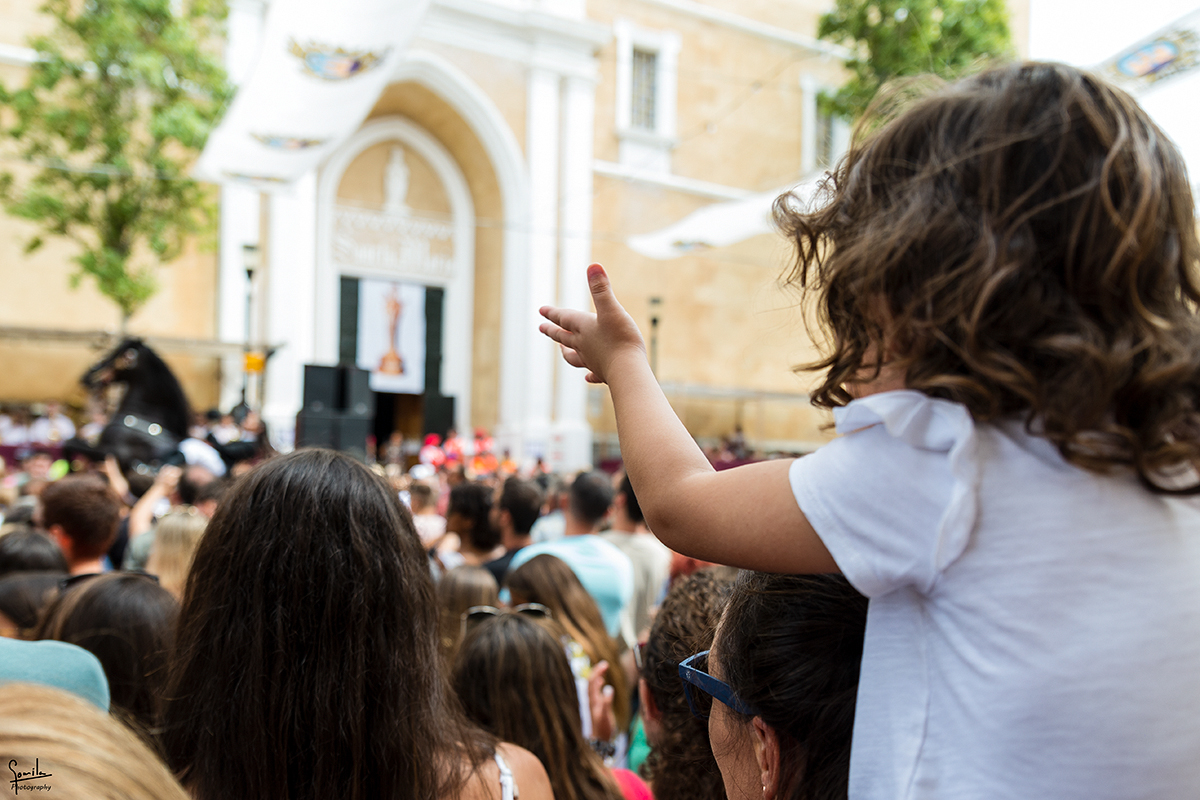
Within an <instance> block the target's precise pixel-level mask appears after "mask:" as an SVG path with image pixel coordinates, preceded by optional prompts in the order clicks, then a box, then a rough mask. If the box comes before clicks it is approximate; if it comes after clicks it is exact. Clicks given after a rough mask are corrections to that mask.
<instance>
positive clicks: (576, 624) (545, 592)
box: [504, 554, 631, 730]
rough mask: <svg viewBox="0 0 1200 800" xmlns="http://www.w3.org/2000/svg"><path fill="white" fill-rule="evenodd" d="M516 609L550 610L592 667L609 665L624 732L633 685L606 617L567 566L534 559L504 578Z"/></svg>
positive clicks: (550, 559) (551, 559) (609, 681)
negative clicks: (530, 605)
mask: <svg viewBox="0 0 1200 800" xmlns="http://www.w3.org/2000/svg"><path fill="white" fill-rule="evenodd" d="M504 585H505V586H506V587H508V591H509V595H510V597H511V599H512V604H513V605H520V604H522V603H541V604H542V605H544V606H546V608H548V609H550V613H551V614H552V615H553V617H554V620H555V622H557V623H558V624H559V625H561V626H562V627H563V629H564V630H566V632H567V635H568V636H570V637H571V638H572V639H574V640H575V641H576V642H578V643H579V645H580V646H581V647H582V648H583V649H584V652H586V653H587V656H588V658H590V659H591V661H592V664H598V663H600V662H601V661H607V662H608V664H609V670H608V672H607V674H606V677H605V683H607V684H608V685H609V686H612V687H613V711H614V712H616V715H617V725H618V726H619V727H620V728H621V729H622V730H624V729H625V728H626V727H627V726H628V724H629V717H630V713H631V705H630V691H629V683H628V681H627V680H626V677H625V671H624V670H622V669H620V668H619V665H620V658H619V650H618V646H617V642H616V641H615V640H614V639H613V638H612V637H611V636H609V635H608V629H607V628H605V626H604V617H603V616H602V615H601V614H600V608H599V606H597V605H596V601H595V600H594V599H592V596H591V595H590V594H588V591H587V589H585V588H583V584H582V583H580V582H579V578H578V577H577V576H576V575H575V573H574V572H572V571H571V568H570V567H568V566H567V564H566V562H565V561H563V560H562V559H561V558H558V557H556V556H552V555H548V554H542V555H539V556H534V557H533V558H531V559H529V560H528V561H526V562H525V563H524V564H522V565H521V566H519V567H517V568H516V569H514V570H511V571H510V572H509V573H508V574H507V575H506V576H505V577H504Z"/></svg>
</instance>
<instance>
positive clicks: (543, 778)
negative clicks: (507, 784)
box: [496, 742, 554, 800]
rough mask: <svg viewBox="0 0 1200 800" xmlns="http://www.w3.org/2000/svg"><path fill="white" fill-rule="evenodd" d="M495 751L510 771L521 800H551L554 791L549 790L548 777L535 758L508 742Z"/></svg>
mask: <svg viewBox="0 0 1200 800" xmlns="http://www.w3.org/2000/svg"><path fill="white" fill-rule="evenodd" d="M496 750H497V751H498V752H499V753H500V757H501V758H503V759H504V760H505V762H507V763H508V767H509V769H511V770H512V773H513V778H514V779H515V781H516V784H517V789H518V791H519V792H520V795H521V800H552V798H553V797H554V790H553V789H551V788H550V776H548V775H547V774H546V768H545V767H544V766H542V762H541V761H538V758H537V756H535V755H534V754H533V753H531V752H529V751H528V750H526V749H525V748H524V747H518V746H517V745H515V744H510V743H508V742H501V743H500V744H499V745H497V747H496Z"/></svg>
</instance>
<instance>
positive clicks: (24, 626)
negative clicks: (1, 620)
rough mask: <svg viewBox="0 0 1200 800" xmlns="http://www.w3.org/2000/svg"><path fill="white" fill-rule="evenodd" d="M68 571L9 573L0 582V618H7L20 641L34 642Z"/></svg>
mask: <svg viewBox="0 0 1200 800" xmlns="http://www.w3.org/2000/svg"><path fill="white" fill-rule="evenodd" d="M65 577H67V571H66V570H65V569H64V570H57V571H52V572H12V573H9V574H8V575H5V576H4V577H3V578H0V614H3V615H4V616H6V617H8V619H9V621H10V622H12V624H13V625H15V626H16V628H17V635H18V636H19V637H20V638H22V639H32V638H34V633H35V629H36V628H37V624H38V620H39V619H40V618H41V616H42V612H43V611H44V610H45V609H46V607H47V606H48V605H49V604H50V603H51V601H53V600H54V598H55V596H56V595H57V594H58V585H59V583H61V582H62V579H63V578H65Z"/></svg>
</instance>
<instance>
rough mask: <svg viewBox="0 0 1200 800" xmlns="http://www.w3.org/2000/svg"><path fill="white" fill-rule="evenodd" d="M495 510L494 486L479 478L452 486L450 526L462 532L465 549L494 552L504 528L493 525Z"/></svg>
mask: <svg viewBox="0 0 1200 800" xmlns="http://www.w3.org/2000/svg"><path fill="white" fill-rule="evenodd" d="M491 512H492V490H491V489H489V488H488V487H487V486H485V485H484V484H482V483H477V482H475V481H466V482H463V483H459V484H458V485H456V486H455V487H454V488H453V489H451V490H450V505H449V506H448V507H447V508H446V530H448V531H450V532H451V533H457V534H458V536H459V538H460V539H462V543H463V544H462V549H463V550H468V551H474V552H476V553H490V552H491V551H492V550H495V549H496V545H498V544H500V532H499V531H498V530H496V529H495V528H493V527H492V522H491Z"/></svg>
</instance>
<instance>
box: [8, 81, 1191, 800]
mask: <svg viewBox="0 0 1200 800" xmlns="http://www.w3.org/2000/svg"><path fill="white" fill-rule="evenodd" d="M826 191H827V197H826V200H825V203H824V204H822V205H820V206H819V207H817V208H815V209H805V208H798V207H796V206H795V204H794V203H793V202H792V201H790V200H789V199H788V198H786V197H785V198H783V199H782V200H781V201H780V202H779V203H778V204H777V208H776V213H777V218H778V221H779V222H780V225H781V227H782V228H783V230H784V231H785V232H787V233H788V235H789V236H791V237H792V239H793V241H794V242H795V244H796V246H797V248H798V260H797V265H796V270H795V272H794V274H793V276H792V278H793V280H794V281H795V282H796V283H797V284H798V285H799V287H800V288H801V289H802V290H803V291H805V292H808V293H811V294H810V297H811V298H812V301H813V303H814V310H815V312H816V315H817V318H818V319H819V320H820V322H821V323H822V324H823V325H824V328H825V330H826V331H827V333H828V342H826V344H827V346H828V351H827V355H826V356H825V357H824V358H823V360H821V361H820V362H819V363H818V364H817V365H816V366H815V367H814V369H817V370H819V371H820V372H821V377H820V380H819V383H818V385H817V386H816V388H815V389H814V391H813V399H814V402H815V403H817V404H818V405H820V406H823V407H828V408H832V409H833V413H834V418H835V422H836V425H837V431H838V433H839V434H840V435H839V437H838V438H836V439H835V440H834V441H832V442H831V443H830V444H828V445H826V446H825V447H822V448H821V449H819V450H818V451H817V452H816V453H814V454H812V455H810V456H806V457H804V458H799V459H787V460H784V459H779V460H771V461H764V462H760V463H755V464H751V465H744V466H737V467H736V468H733V469H725V470H716V469H714V467H713V465H712V464H711V463H710V460H709V459H708V458H707V457H706V456H705V453H704V452H703V451H702V450H701V449H700V448H699V447H698V446H697V445H696V443H695V442H694V441H693V440H692V438H691V437H690V435H689V434H688V432H687V430H686V429H685V428H684V427H683V425H682V424H681V423H680V422H679V420H678V418H677V417H676V416H675V415H674V414H673V412H672V411H671V408H670V405H669V404H668V403H667V401H666V398H665V397H664V396H663V394H662V392H661V390H660V389H659V387H658V384H657V383H656V381H655V379H654V375H653V373H652V371H651V370H650V368H649V365H648V362H647V359H646V353H645V345H644V343H643V341H642V339H641V336H640V333H639V332H638V328H637V326H636V324H635V323H634V321H633V319H632V318H631V317H630V316H629V315H628V314H627V313H626V312H625V311H624V309H623V308H622V307H621V305H620V304H619V302H618V301H617V299H616V296H615V294H614V292H613V290H612V286H611V285H610V284H609V281H608V278H607V274H606V273H605V271H604V270H603V268H602V267H600V266H599V265H592V266H591V267H589V269H588V281H589V287H590V289H591V295H592V300H593V303H594V308H595V311H594V313H589V312H584V311H579V310H569V309H558V308H551V307H547V308H544V309H542V314H543V316H545V317H546V320H547V321H546V322H545V323H543V325H542V331H543V332H544V333H545V334H546V335H547V336H549V337H550V338H551V339H553V340H554V341H556V342H557V343H558V344H560V345H561V346H562V348H563V356H564V358H565V359H566V361H567V363H568V364H570V365H572V366H574V367H578V368H582V369H586V370H587V377H588V379H589V380H590V381H593V382H603V383H606V384H608V386H609V390H610V392H611V396H612V400H613V407H614V409H615V413H616V415H617V422H618V427H619V430H620V439H621V442H620V443H621V455H622V459H623V462H624V468H623V471H622V472H620V473H618V474H615V475H609V474H607V473H603V472H598V471H588V472H582V473H579V474H576V475H570V476H558V475H552V474H549V473H547V472H546V471H544V470H543V469H540V468H539V469H536V470H534V471H533V472H532V473H530V474H510V473H512V470H509V469H507V468H506V467H502V464H503V461H501V460H500V459H496V460H495V463H492V462H488V463H487V464H486V465H485V466H486V467H488V468H487V469H484V470H480V471H479V474H475V471H474V466H475V464H476V462H474V461H471V462H470V463H468V460H467V458H466V457H465V455H468V454H467V453H465V452H464V453H460V454H459V455H458V456H457V457H450V456H449V455H447V451H446V448H445V442H443V441H440V440H436V441H435V440H434V439H429V440H427V441H426V442H424V443H423V445H422V448H421V450H422V451H423V452H424V453H425V456H426V457H425V458H422V457H421V455H420V453H418V460H419V461H420V462H421V463H418V464H416V465H414V466H412V467H411V468H410V469H405V467H407V466H409V465H408V464H407V463H404V464H402V463H400V461H398V460H391V458H392V456H393V455H394V456H395V457H396V458H397V459H399V458H401V457H403V456H404V447H403V442H402V440H398V441H396V442H391V443H390V444H395V445H396V448H397V449H396V451H395V453H392V454H389V453H388V452H386V451H385V453H384V455H383V457H382V458H381V459H380V460H381V462H382V463H380V464H376V465H373V466H367V465H365V464H363V463H360V462H358V461H356V460H354V459H352V458H351V457H349V456H347V455H344V454H339V453H335V452H332V451H328V450H321V449H307V450H299V451H296V452H292V453H288V454H284V455H279V454H275V453H273V452H271V451H269V450H261V451H259V452H258V453H257V455H256V457H255V458H253V459H250V460H246V461H244V462H241V463H242V466H241V467H239V468H238V469H229V470H228V472H229V474H227V475H217V474H216V473H215V471H214V470H212V469H209V468H208V467H206V466H204V465H203V464H200V463H197V462H195V461H193V460H192V459H185V461H186V462H187V463H186V465H184V466H171V465H169V464H167V465H163V466H161V467H160V468H159V469H158V470H157V472H156V474H155V475H153V476H152V477H149V478H148V479H147V480H141V481H139V480H135V479H131V478H130V477H129V476H126V475H125V474H123V473H122V471H121V470H120V469H117V468H116V466H115V465H114V464H113V463H112V462H111V461H101V462H92V463H87V462H85V461H81V462H79V463H76V464H70V465H66V466H65V467H59V466H56V465H53V464H46V463H40V462H39V463H36V464H33V463H31V464H25V465H22V467H21V469H22V470H23V472H24V473H25V478H24V479H23V480H20V481H15V482H14V483H15V485H17V486H18V487H19V494H20V495H21V496H20V497H12V496H10V497H8V498H7V499H6V500H5V502H7V503H9V506H8V508H7V509H6V511H5V518H4V522H3V530H0V628H2V629H3V630H2V632H3V633H4V634H5V636H4V637H2V638H0V753H3V754H5V756H6V757H7V758H9V759H10V760H9V764H10V769H11V770H12V771H13V774H14V778H13V786H14V789H15V787H17V786H18V785H19V784H21V783H22V782H23V781H42V780H45V781H47V782H50V783H54V782H56V781H61V782H62V783H61V784H58V785H61V786H62V787H63V789H64V790H65V791H66V792H67V793H68V794H69V795H75V794H77V795H79V796H95V797H107V796H112V797H125V798H135V799H138V798H150V797H156V798H157V797H185V796H190V797H192V798H197V799H198V800H212V799H215V798H224V797H228V796H230V795H231V794H236V795H238V796H247V797H255V798H279V799H280V800H282V799H283V798H317V797H329V796H347V797H352V798H421V799H422V800H443V799H445V800H450V798H467V799H469V800H473V799H474V798H480V799H482V798H488V800H495V799H497V798H499V799H500V800H512V799H513V798H517V797H521V798H524V800H543V799H548V798H551V797H553V798H558V800H643V799H644V798H651V797H653V798H657V799H658V800H674V799H675V798H679V800H683V798H713V799H714V800H715V799H718V798H722V797H725V798H730V800H743V799H744V798H754V800H757V799H758V798H762V800H776V798H780V799H782V800H840V798H847V797H849V798H855V799H856V800H857V799H858V798H865V799H867V800H901V799H903V798H914V799H915V798H921V799H922V800H926V799H929V800H940V799H942V798H945V799H946V800H950V799H951V798H953V799H954V800H957V799H958V798H1029V797H1053V798H1088V799H1089V800H1094V799H1095V798H1101V799H1104V800H1107V799H1109V798H1111V800H1117V798H1122V799H1124V798H1132V797H1147V798H1150V797H1153V798H1160V797H1161V798H1176V797H1190V796H1193V795H1195V794H1196V792H1197V790H1200V760H1198V759H1197V758H1196V757H1195V754H1196V752H1197V751H1198V750H1200V695H1198V694H1197V693H1196V692H1195V690H1194V687H1193V683H1194V681H1195V675H1196V673H1197V671H1198V670H1200V623H1198V620H1200V548H1198V547H1197V546H1196V535H1197V533H1198V532H1200V507H1197V504H1196V499H1195V496H1196V495H1198V494H1200V472H1198V471H1197V470H1198V469H1200V467H1198V465H1200V315H1198V313H1197V310H1198V308H1200V278H1198V277H1197V275H1198V273H1197V268H1198V267H1200V241H1198V240H1197V232H1196V224H1195V212H1194V207H1193V203H1192V199H1191V189H1190V186H1189V184H1188V183H1187V180H1186V174H1185V172H1184V170H1183V167H1182V161H1181V159H1180V158H1179V155H1178V153H1177V152H1176V151H1175V149H1174V147H1173V146H1172V145H1171V144H1170V142H1169V141H1168V140H1167V139H1166V137H1164V136H1163V135H1162V134H1161V132H1160V131H1158V129H1157V128H1155V126H1154V125H1153V123H1152V122H1151V121H1150V120H1149V119H1148V118H1147V117H1146V115H1145V114H1144V112H1143V111H1142V110H1141V109H1140V108H1139V107H1138V106H1137V105H1136V103H1134V102H1133V101H1132V100H1131V99H1130V98H1129V97H1127V96H1126V95H1124V94H1122V93H1121V92H1119V91H1117V90H1115V89H1113V88H1112V87H1110V86H1108V85H1107V84H1105V83H1103V82H1102V81H1100V80H1098V79H1097V78H1095V77H1093V76H1090V75H1088V74H1087V73H1083V72H1080V71H1078V70H1075V69H1071V68H1067V67H1062V66H1059V65H1045V64H1014V65H1007V66H1001V67H995V68H993V69H991V70H988V71H985V72H983V73H981V74H980V75H978V76H975V77H972V78H968V79H965V80H964V81H962V82H960V83H957V84H954V85H952V86H949V87H947V88H943V89H942V90H940V91H937V92H935V93H933V94H931V95H929V96H927V97H924V98H922V99H916V100H912V101H911V102H910V104H909V105H908V106H907V107H906V108H905V110H903V112H902V113H898V114H897V115H896V116H895V117H894V118H893V119H890V120H879V122H878V124H877V125H875V126H874V127H873V128H871V129H870V130H869V131H868V133H867V134H864V135H863V136H862V137H861V138H860V139H859V140H857V141H856V143H855V145H854V146H853V147H852V148H851V150H850V152H849V154H848V155H847V156H846V159H845V161H844V162H843V163H842V164H840V165H839V166H838V167H837V169H836V170H835V171H834V173H833V176H832V178H831V179H830V180H829V182H828V183H827V185H826ZM259 430H260V432H261V429H259ZM209 437H212V438H216V439H217V442H216V444H214V445H212V447H213V449H214V450H216V451H217V453H218V454H221V450H220V449H219V448H220V447H227V446H228V445H229V444H230V443H231V442H232V441H233V440H232V439H230V440H229V441H227V442H224V443H222V442H221V441H220V440H219V437H217V436H216V432H215V431H213V430H208V431H207V432H205V435H204V437H203V439H198V441H201V440H207V439H208V438H209ZM261 438H265V437H261ZM452 441H453V439H452ZM439 453H440V458H438V457H437V456H438V454H439ZM484 453H490V449H489V448H483V447H480V448H476V449H475V450H474V452H473V453H471V454H470V455H472V457H474V456H478V455H480V454H484ZM731 454H734V453H733V451H732V450H731ZM506 460H507V459H505V461H506ZM59 472H61V473H64V474H61V475H59V474H57V473H59ZM635 487H636V494H635ZM8 684H21V685H19V686H18V685H8ZM27 684H35V685H36V686H33V687H31V686H28V685H27ZM47 687H52V688H47ZM105 711H107V712H109V713H108V714H107V715H106V714H104V713H102V712H105ZM38 759H41V762H39V761H38ZM51 761H52V763H54V765H55V770H54V771H53V775H50V774H47V773H49V772H50V771H49V770H47V771H46V772H42V771H41V768H40V767H39V766H38V764H39V763H49V762H51Z"/></svg>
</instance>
